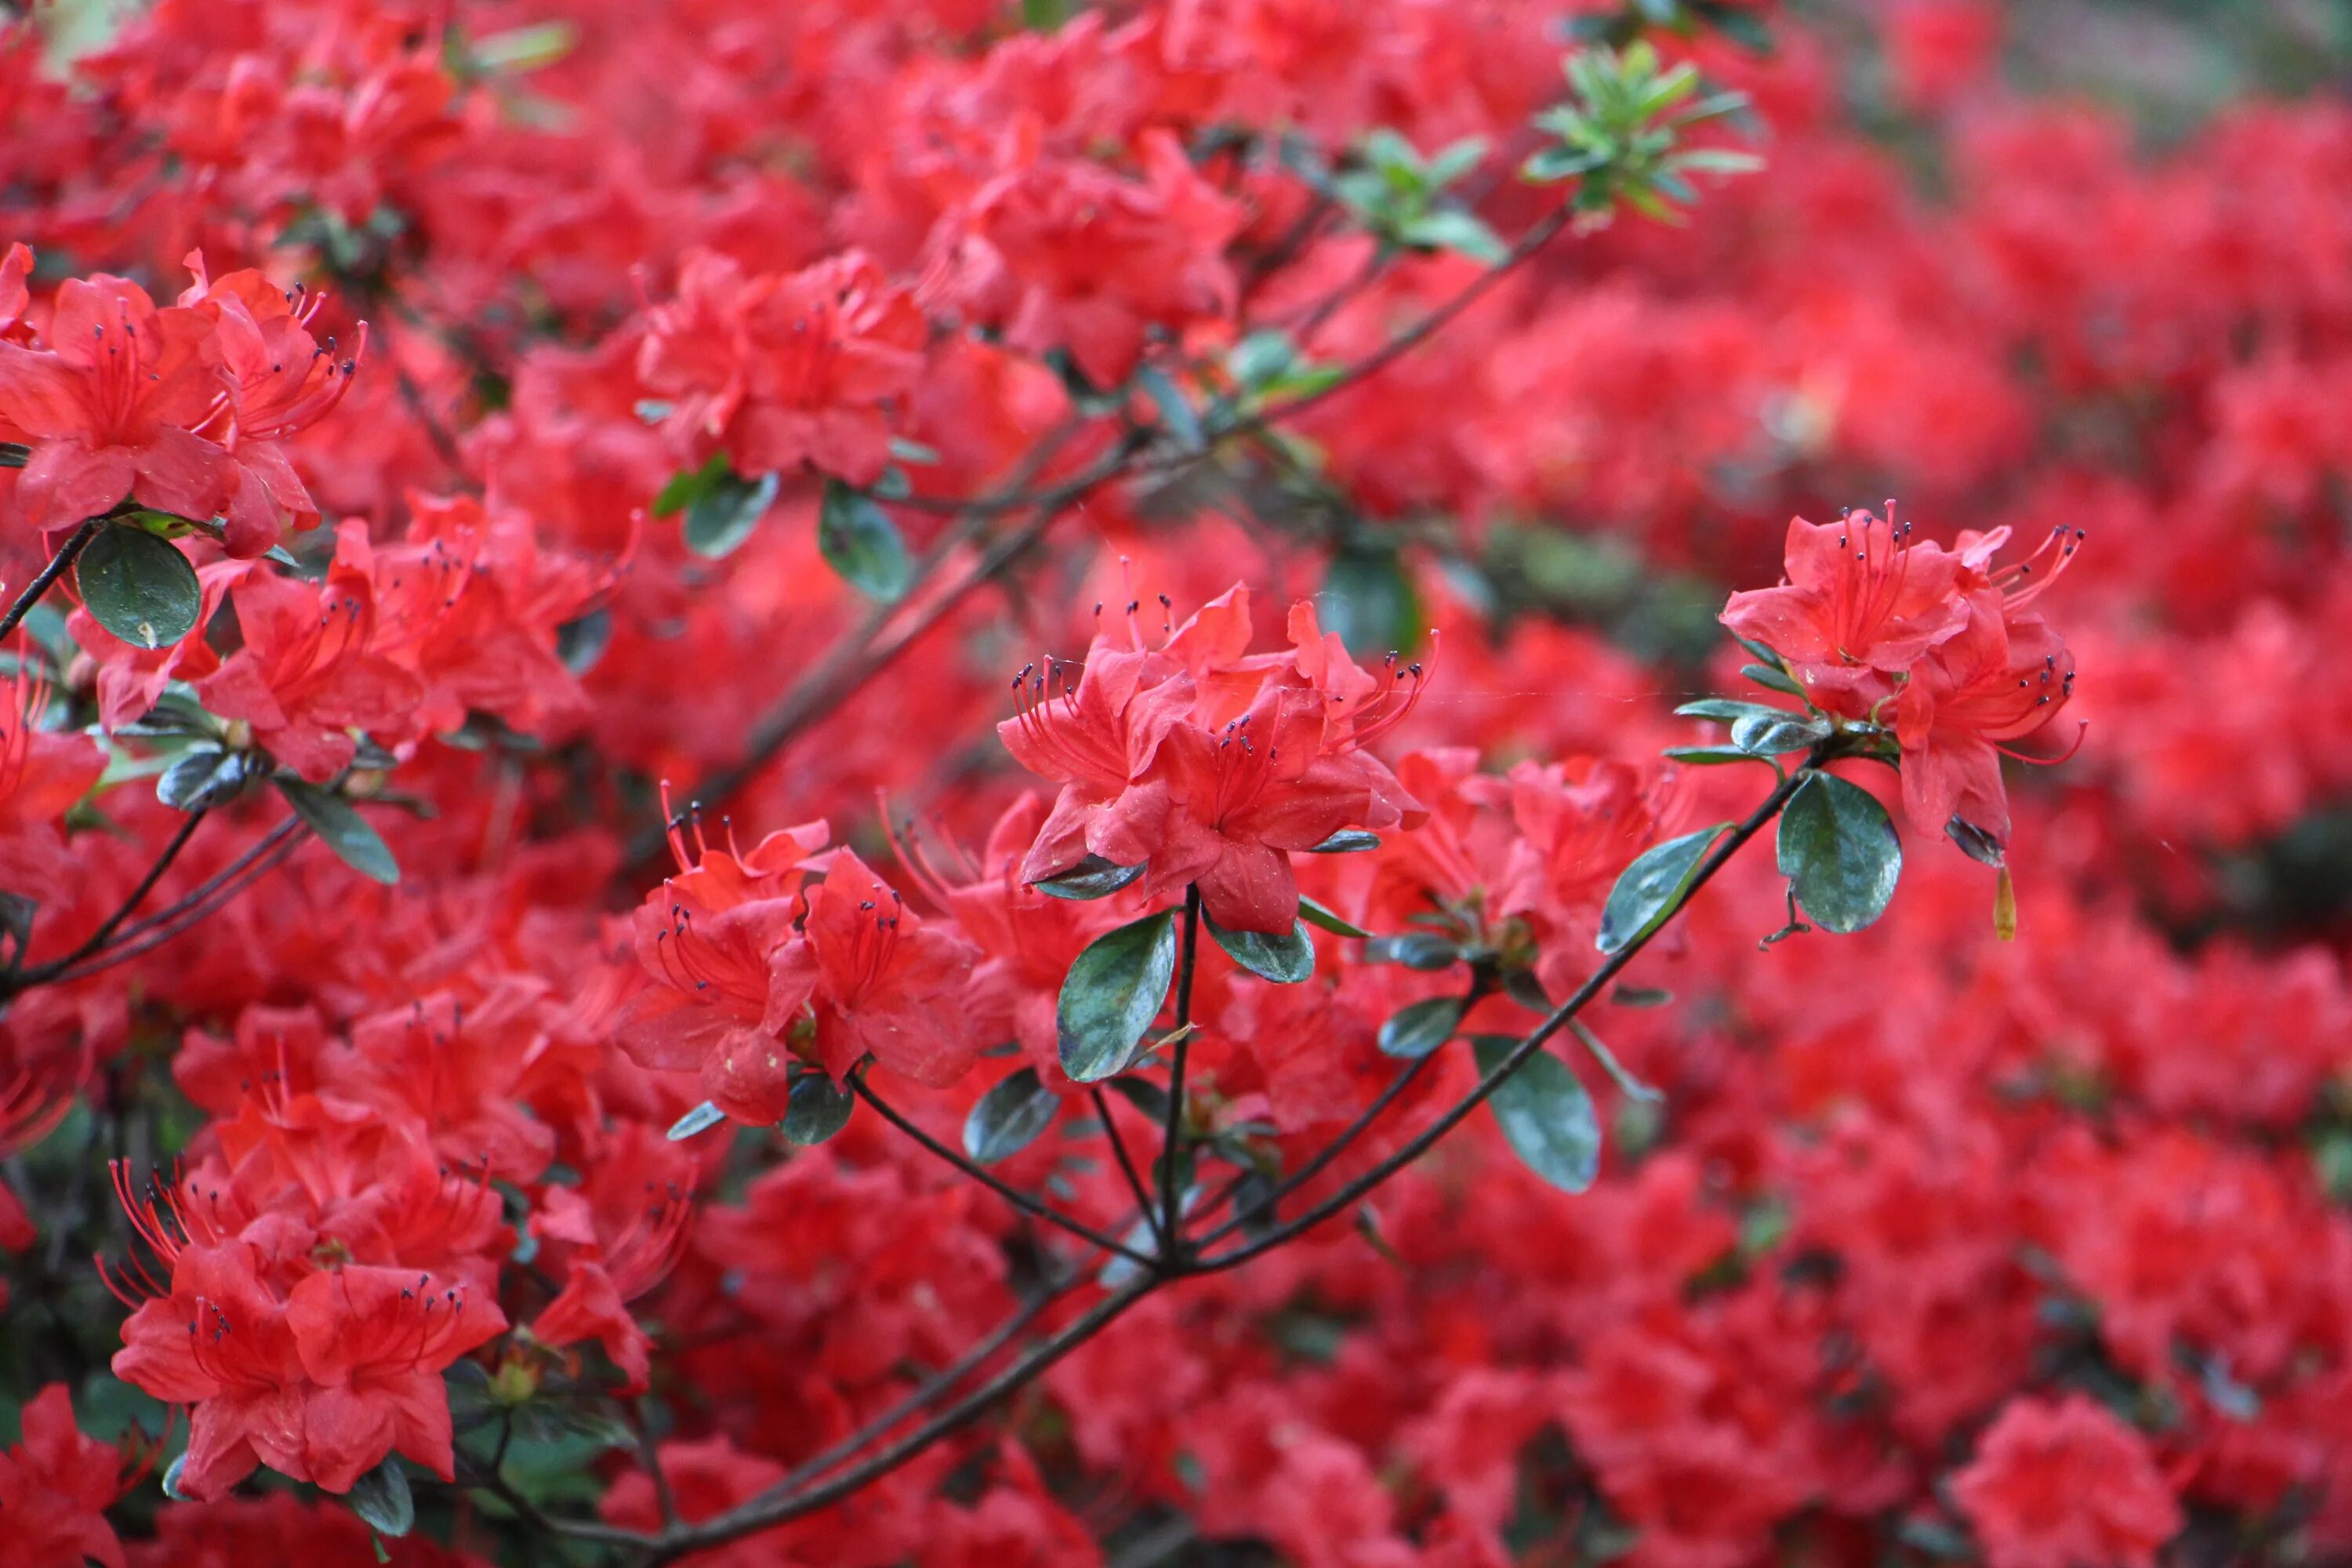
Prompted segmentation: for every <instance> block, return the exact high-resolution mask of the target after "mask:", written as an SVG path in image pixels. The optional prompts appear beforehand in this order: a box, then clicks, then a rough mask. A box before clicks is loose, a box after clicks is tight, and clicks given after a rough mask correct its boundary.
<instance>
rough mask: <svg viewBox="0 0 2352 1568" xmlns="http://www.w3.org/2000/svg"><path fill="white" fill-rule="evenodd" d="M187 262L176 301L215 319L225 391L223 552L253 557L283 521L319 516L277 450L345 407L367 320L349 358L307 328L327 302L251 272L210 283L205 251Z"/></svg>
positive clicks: (220, 411) (213, 356)
mask: <svg viewBox="0 0 2352 1568" xmlns="http://www.w3.org/2000/svg"><path fill="white" fill-rule="evenodd" d="M187 263H188V265H189V267H191V268H193V269H194V272H195V274H196V281H195V284H194V287H193V288H191V289H188V290H187V291H186V292H185V293H184V294H182V295H181V296H180V303H181V304H183V305H186V306H192V307H197V308H200V309H204V310H208V311H209V312H210V313H211V315H212V317H213V320H214V322H215V330H214V332H213V336H212V341H211V342H209V343H208V344H207V345H206V353H207V356H208V358H209V359H210V360H211V361H212V362H213V363H214V364H215V366H216V367H217V368H216V374H217V376H218V378H219V380H220V382H221V383H222V384H223V387H224V389H223V391H222V393H221V395H220V402H219V404H218V405H217V406H216V417H218V418H219V419H220V420H221V421H222V422H223V426H224V427H223V434H222V437H221V444H222V446H223V447H224V448H225V449H226V452H227V454H228V460H229V464H230V466H231V471H230V479H229V485H230V492H229V495H228V496H227V498H226V509H225V510H224V513H223V515H224V518H225V520H226V523H227V544H228V552H229V553H230V554H231V555H234V556H255V555H259V554H261V553H263V552H265V551H267V550H268V549H269V547H270V546H271V545H274V544H276V543H277V542H278V534H279V532H280V523H281V520H282V519H283V518H284V517H285V516H286V515H287V514H289V513H291V514H296V515H301V514H310V513H315V512H316V511H317V510H319V509H318V506H317V504H316V503H315V502H313V501H312V500H311V499H310V491H309V490H308V489H305V488H304V487H303V484H302V480H301V477H300V476H299V475H298V474H296V473H295V471H294V466H293V464H292V463H291V462H289V461H288V459H287V457H286V453H285V450H284V447H283V446H282V443H284V442H286V441H288V440H290V439H291V438H292V437H295V436H297V435H299V434H300V433H301V432H302V431H303V430H306V429H308V428H309V427H310V426H312V425H315V424H317V423H318V422H319V421H320V420H321V419H323V418H325V417H326V416H328V414H330V413H331V412H332V411H333V409H334V406H335V405H336V404H338V403H340V402H341V401H342V398H343V394H344V393H345V392H346V391H348V390H349V389H350V387H351V384H352V375H353V374H356V372H357V371H358V369H359V358H360V355H361V354H362V353H364V352H365V351H366V348H367V323H366V322H365V321H362V322H361V323H360V324H359V331H358V333H357V339H358V341H357V342H354V343H353V344H352V352H351V353H350V354H348V355H339V354H338V352H337V348H336V344H335V340H334V339H332V338H329V339H328V340H327V341H326V343H325V344H324V345H323V346H322V345H320V342H318V340H317V339H316V338H314V337H313V336H311V334H310V322H311V321H312V320H313V319H315V318H316V317H317V315H318V313H319V308H320V306H321V305H323V304H325V303H326V296H325V295H323V294H312V293H309V292H307V291H305V290H304V289H300V288H299V287H298V288H296V289H291V290H280V289H278V287H277V285H275V284H273V283H271V282H270V281H269V279H267V278H265V277H263V276H262V275H261V274H260V273H258V272H255V271H251V270H247V271H242V272H232V273H230V274H229V275H228V276H226V277H225V278H223V279H219V280H218V281H216V282H211V281H207V279H206V278H205V260H204V256H203V254H202V253H201V252H192V253H191V254H190V255H189V256H188V258H187Z"/></svg>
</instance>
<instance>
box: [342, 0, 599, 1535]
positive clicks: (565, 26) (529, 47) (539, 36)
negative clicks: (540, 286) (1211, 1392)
mask: <svg viewBox="0 0 2352 1568" xmlns="http://www.w3.org/2000/svg"><path fill="white" fill-rule="evenodd" d="M579 41H580V29H579V28H577V27H575V26H572V24H571V23H569V22H536V23H533V24H531V25H530V26H527V27H509V28H508V29H507V30H506V31H505V32H503V33H492V34H491V35H490V36H489V37H486V38H481V39H478V40H476V42H475V44H474V47H473V48H472V49H471V50H470V51H469V52H470V53H471V54H472V55H473V57H474V63H475V64H476V65H477V66H478V67H480V68H482V69H483V70H486V71H498V72H501V73H504V74H506V75H509V76H512V75H520V73H522V72H524V71H533V70H537V69H539V68H541V66H551V65H553V64H554V63H555V62H556V61H558V60H560V59H562V58H563V57H564V56H566V55H568V54H570V53H571V52H572V46H573V45H575V44H577V43H578V42H579ZM386 1533H387V1534H389V1533H390V1532H389V1531H386Z"/></svg>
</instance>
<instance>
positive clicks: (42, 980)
mask: <svg viewBox="0 0 2352 1568" xmlns="http://www.w3.org/2000/svg"><path fill="white" fill-rule="evenodd" d="M204 819H205V814H204V812H203V811H202V810H197V811H192V812H190V813H188V815H187V816H186V818H185V819H184V820H183V821H182V822H181V824H180V826H179V827H178V828H177V829H176V830H175V831H173V835H172V837H171V841H170V842H169V843H167V844H165V845H164V846H163V853H162V854H161V855H158V856H157V857H156V858H155V863H154V864H153V865H152V866H150V867H149V868H147V874H146V875H145V876H144V877H142V878H141V879H139V885H138V886H137V887H135V888H133V889H131V896H130V897H129V898H127V899H125V900H122V902H121V904H120V905H118V906H117V907H116V909H115V911H114V912H113V913H112V914H110V915H109V916H107V917H106V919H105V920H104V921H101V922H100V924H99V928H98V929H97V930H96V931H92V932H90V933H89V936H87V937H85V938H84V939H83V940H82V943H81V945H80V946H79V947H77V948H75V949H74V950H73V951H72V952H69V953H67V954H66V955H65V956H64V957H63V958H58V959H52V960H50V961H49V962H48V963H42V964H37V965H35V966H34V967H32V968H30V969H27V970H25V971H23V972H21V973H16V974H9V975H0V994H11V995H12V994H21V993H23V992H26V991H30V990H31V989H32V988H33V987H34V986H36V985H46V984H48V983H49V982H50V981H52V980H55V979H56V978H57V977H58V975H60V974H63V973H66V972H67V971H68V970H69V969H71V968H72V967H73V966H74V965H75V964H77V963H81V962H83V961H84V960H85V959H89V958H92V957H95V956H96V955H97V954H99V953H100V952H104V951H105V950H106V944H107V942H109V941H110V939H111V938H112V937H113V935H114V933H115V931H116V930H117V929H118V928H120V927H121V924H122V922H123V921H127V920H129V919H130V918H131V914H132V913H133V911H135V910H137V909H138V908H139V906H140V905H141V904H143V903H145V902H146V901H147V895H148V894H150V893H152V892H153V891H154V890H155V884H156V883H158V882H160V881H162V880H163V873H164V872H166V871H168V870H170V869H171V868H172V862H173V861H174V860H177V859H178V858H180V851H181V850H183V849H184V848H186V847H188V840H189V839H190V838H192V837H194V836H195V831H196V825H197V824H198V823H200V822H202V821H203V820H204Z"/></svg>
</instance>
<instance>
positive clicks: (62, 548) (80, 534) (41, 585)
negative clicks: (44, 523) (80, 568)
mask: <svg viewBox="0 0 2352 1568" xmlns="http://www.w3.org/2000/svg"><path fill="white" fill-rule="evenodd" d="M105 523H106V520H105V519H104V518H102V517H92V518H85V519H83V520H82V524H81V526H80V527H79V528H77V529H75V530H74V531H73V533H72V534H71V536H69V537H68V539H67V540H66V542H64V543H63V544H61V545H59V546H58V552H57V553H56V554H55V555H52V556H50V557H49V561H48V564H47V565H46V566H44V567H42V568H41V569H40V571H39V572H38V573H37V574H34V577H33V580H32V581H31V582H29V583H27V584H25V591H24V592H23V593H21V594H19V595H16V602H15V603H14V604H12V605H9V606H8V613H7V614H6V615H5V616H0V637H6V636H7V635H8V634H9V633H10V632H13V631H15V630H16V628H17V627H18V626H22V625H24V622H25V617H26V616H29V615H31V614H32V613H33V606H34V605H37V604H39V603H40V602H41V595H44V594H46V593H47V592H48V591H49V589H50V588H51V587H52V586H53V585H54V584H56V583H57V580H58V578H60V577H62V576H64V575H65V574H66V569H67V568H68V567H69V566H71V565H72V564H73V563H74V560H75V558H76V557H77V556H79V555H80V554H81V552H83V551H84V550H86V549H88V548H89V542H90V541H91V540H93V539H96V538H97V537H98V531H99V530H100V528H102V527H104V526H105Z"/></svg>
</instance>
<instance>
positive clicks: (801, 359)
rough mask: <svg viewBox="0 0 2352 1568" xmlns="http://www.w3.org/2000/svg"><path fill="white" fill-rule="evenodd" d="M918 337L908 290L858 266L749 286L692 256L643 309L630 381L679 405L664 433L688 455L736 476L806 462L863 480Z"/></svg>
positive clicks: (909, 378)
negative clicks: (673, 284) (666, 298)
mask: <svg viewBox="0 0 2352 1568" xmlns="http://www.w3.org/2000/svg"><path fill="white" fill-rule="evenodd" d="M923 337H924V329H923V320H922V316H921V314H920V312H919V311H918V310H916V308H915V306H914V304H913V301H912V300H911V299H910V298H909V297H908V294H907V293H906V291H905V290H904V289H897V288H893V287H892V286H891V285H890V284H889V282H888V281H887V279H886V278H885V277H884V275H883V274H882V272H881V270H880V269H879V268H877V267H875V266H874V265H873V263H872V262H870V261H868V260H866V258H862V257H859V256H856V255H854V254H853V255H849V256H844V257H841V258H836V259H835V260H832V261H828V262H824V263H822V264H820V265H818V266H816V267H812V268H807V269H806V270H804V271H801V272H796V273H792V274H788V275H782V276H780V275H777V274H772V273H769V274H762V275H761V276H759V277H756V278H746V277H745V276H744V275H743V269H742V268H740V266H738V265H737V264H736V263H735V262H733V261H731V260H730V259H729V258H726V257H723V256H718V255H714V254H712V253H710V252H708V251H696V252H693V253H691V254H689V255H688V256H687V257H686V258H685V259H684V260H683V261H682V262H681V263H680V266H679V273H678V297H677V300H674V301H672V302H670V303H668V304H665V305H656V306H655V307H653V308H652V309H651V310H650V311H649V312H648V314H647V318H646V339H645V346H644V348H643V349H641V350H640V351H639V353H638V359H637V374H638V375H639V376H640V377H642V378H643V380H644V383H645V385H646V390H647V391H649V392H652V393H654V394H656V395H664V396H668V397H671V398H673V399H674V400H675V401H674V403H673V404H672V406H671V411H670V412H669V414H668V415H667V417H666V418H665V420H664V421H663V424H664V428H665V429H666V430H667V432H668V433H669V434H670V436H671V437H672V439H673V441H674V442H675V443H676V444H677V447H678V448H679V455H680V456H681V457H682V458H688V460H690V461H699V460H700V458H701V456H702V454H703V453H705V452H707V451H708V450H709V449H710V448H711V447H714V446H715V447H719V449H721V450H723V451H724V452H725V453H726V454H727V458H728V462H729V463H730V466H731V467H733V468H734V469H735V470H736V472H738V473H742V474H764V473H775V472H779V471H784V472H789V471H792V470H794V469H797V468H800V467H801V466H802V465H803V464H804V463H805V464H808V465H810V466H812V467H814V468H818V469H821V470H822V471H824V472H825V473H828V474H834V475H837V476H839V477H840V478H842V479H847V480H848V481H849V482H851V483H852V484H859V485H863V484H870V483H871V482H873V480H874V479H877V477H879V475H880V474H881V472H882V469H883V467H884V465H885V464H886V463H887V461H888V460H889V448H890V421H889V419H888V417H887V416H886V414H885V412H884V405H885V404H886V403H887V402H888V401H889V400H891V399H894V398H897V397H899V396H901V395H904V394H906V393H907V392H908V390H910V389H911V388H912V387H913V386H914V384H915V378H916V376H917V374H919V372H920V370H921V368H922V355H921V352H920V351H921V349H922V346H923Z"/></svg>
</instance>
